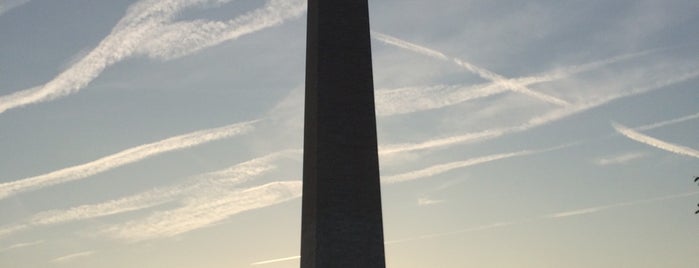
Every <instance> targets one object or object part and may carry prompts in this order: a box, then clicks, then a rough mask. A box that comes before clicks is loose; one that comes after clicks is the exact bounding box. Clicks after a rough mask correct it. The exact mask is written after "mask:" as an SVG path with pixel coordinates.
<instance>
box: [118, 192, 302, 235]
mask: <svg viewBox="0 0 699 268" xmlns="http://www.w3.org/2000/svg"><path fill="white" fill-rule="evenodd" d="M300 196H301V181H279V182H272V183H268V184H265V185H261V186H256V187H251V188H247V189H243V190H228V189H211V191H209V192H207V193H204V194H202V195H200V196H196V197H193V198H189V199H188V200H187V203H186V204H185V205H184V206H182V207H180V208H176V209H173V210H168V211H162V212H157V213H155V214H152V215H151V216H149V217H147V218H146V219H142V220H133V221H130V222H127V223H124V224H119V225H115V226H112V227H109V228H107V229H105V230H104V233H105V234H107V235H108V236H110V237H113V238H116V239H121V240H127V241H142V240H146V239H153V238H159V237H171V236H175V235H179V234H182V233H185V232H189V231H192V230H195V229H199V228H203V227H207V226H210V225H213V224H216V223H219V222H221V221H223V220H225V219H227V218H229V217H230V216H232V215H235V214H238V213H241V212H244V211H248V210H253V209H258V208H263V207H268V206H272V205H275V204H279V203H283V202H286V201H289V200H292V199H295V198H298V197H300Z"/></svg>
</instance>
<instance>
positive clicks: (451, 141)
mask: <svg viewBox="0 0 699 268" xmlns="http://www.w3.org/2000/svg"><path fill="white" fill-rule="evenodd" d="M697 76H699V70H693V71H689V72H685V73H680V74H678V75H676V76H674V77H671V78H668V79H666V80H663V81H658V82H656V83H655V84H652V85H648V86H645V87H640V88H632V89H630V90H626V91H623V92H617V93H615V94H611V95H608V96H604V97H600V98H597V99H594V100H590V101H586V102H581V103H576V104H574V105H570V106H566V107H561V108H558V109H555V110H553V111H551V112H548V113H545V114H543V115H541V116H536V117H533V118H531V119H529V120H528V121H527V122H524V123H523V124H520V125H516V126H511V127H502V128H494V129H488V130H483V131H479V132H472V133H466V134H462V135H456V136H450V137H443V138H437V139H431V140H427V141H423V142H418V143H401V144H390V145H383V146H380V147H379V153H380V154H381V155H389V154H394V153H404V152H410V151H417V150H429V149H437V148H443V147H449V146H454V145H457V144H466V143H472V142H475V141H479V140H486V139H493V138H497V137H500V136H503V135H506V134H511V133H517V132H522V131H526V130H529V129H532V128H536V127H539V126H542V125H546V124H549V123H552V122H556V121H558V120H561V119H564V118H567V117H569V116H572V115H575V114H578V113H581V112H584V111H587V110H590V109H593V108H596V107H599V106H601V105H605V104H607V103H610V102H612V101H615V100H617V99H621V98H626V97H630V96H635V95H639V94H643V93H647V92H650V91H654V90H657V89H660V88H664V87H667V86H670V85H674V84H677V83H682V82H685V81H687V80H691V79H694V78H696V77H697Z"/></svg>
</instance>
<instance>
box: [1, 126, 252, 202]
mask: <svg viewBox="0 0 699 268" xmlns="http://www.w3.org/2000/svg"><path fill="white" fill-rule="evenodd" d="M255 122H257V121H249V122H243V123H238V124H232V125H228V126H224V127H220V128H213V129H206V130H200V131H196V132H192V133H188V134H184V135H179V136H175V137H171V138H168V139H164V140H161V141H157V142H154V143H149V144H144V145H141V146H137V147H133V148H130V149H126V150H123V151H121V152H118V153H116V154H112V155H109V156H105V157H102V158H100V159H97V160H94V161H91V162H88V163H85V164H81V165H77V166H72V167H68V168H64V169H61V170H57V171H53V172H50V173H46V174H43V175H39V176H34V177H29V178H23V179H19V180H16V181H11V182H6V183H2V184H0V199H4V198H7V197H9V196H12V195H16V194H19V193H22V192H27V191H32V190H36V189H39V188H43V187H48V186H52V185H56V184H60V183H65V182H69V181H75V180H80V179H84V178H87V177H90V176H93V175H95V174H98V173H101V172H105V171H107V170H110V169H113V168H116V167H120V166H123V165H126V164H130V163H133V162H137V161H141V160H143V159H146V158H149V157H152V156H155V155H158V154H162V153H166V152H170V151H175V150H181V149H185V148H189V147H193V146H197V145H200V144H203V143H207V142H211V141H216V140H221V139H224V138H229V137H233V136H236V135H240V134H242V133H245V132H248V131H250V130H251V129H253V124H254V123H255Z"/></svg>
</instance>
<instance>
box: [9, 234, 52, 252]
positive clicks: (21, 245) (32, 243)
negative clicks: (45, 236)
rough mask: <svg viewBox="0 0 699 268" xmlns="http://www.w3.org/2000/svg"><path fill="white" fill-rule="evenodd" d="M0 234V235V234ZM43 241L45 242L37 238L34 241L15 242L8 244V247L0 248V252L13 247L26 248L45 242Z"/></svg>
mask: <svg viewBox="0 0 699 268" xmlns="http://www.w3.org/2000/svg"><path fill="white" fill-rule="evenodd" d="M0 236H1V235H0ZM45 242H46V241H44V240H39V241H34V242H25V243H17V244H14V245H11V246H9V247H6V248H3V249H0V252H5V251H9V250H13V249H19V248H27V247H33V246H38V245H41V244H43V243H45Z"/></svg>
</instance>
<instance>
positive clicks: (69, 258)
mask: <svg viewBox="0 0 699 268" xmlns="http://www.w3.org/2000/svg"><path fill="white" fill-rule="evenodd" d="M92 254H95V251H93V250H90V251H83V252H78V253H73V254H70V255H65V256H62V257H58V258H55V259H53V260H51V262H53V263H63V262H69V261H72V260H75V259H78V258H84V257H87V256H90V255H92Z"/></svg>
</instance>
